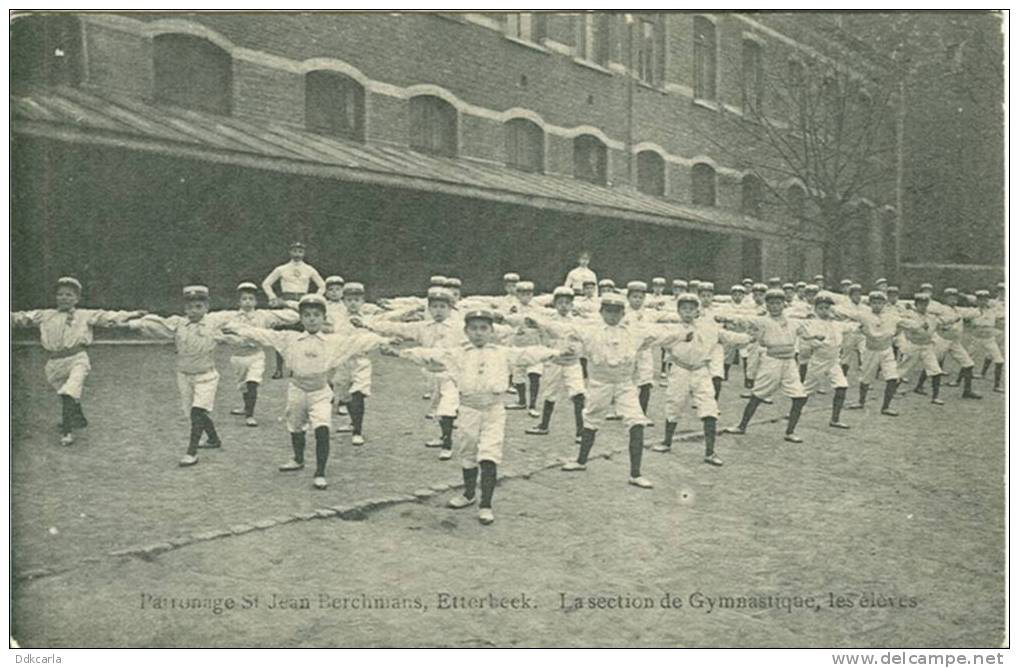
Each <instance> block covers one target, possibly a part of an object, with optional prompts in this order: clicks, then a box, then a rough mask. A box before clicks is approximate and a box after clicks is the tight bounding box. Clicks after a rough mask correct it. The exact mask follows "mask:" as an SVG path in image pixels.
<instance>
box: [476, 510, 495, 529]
mask: <svg viewBox="0 0 1019 668" xmlns="http://www.w3.org/2000/svg"><path fill="white" fill-rule="evenodd" d="M478 521H479V522H481V523H482V524H486V525H487V524H491V523H492V522H494V521H495V513H493V512H492V509H491V508H482V509H481V510H479V511H478Z"/></svg>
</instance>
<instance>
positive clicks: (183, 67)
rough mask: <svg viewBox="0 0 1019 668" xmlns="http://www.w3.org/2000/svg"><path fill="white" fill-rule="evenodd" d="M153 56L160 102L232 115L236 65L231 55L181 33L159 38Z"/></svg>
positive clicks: (156, 93)
mask: <svg viewBox="0 0 1019 668" xmlns="http://www.w3.org/2000/svg"><path fill="white" fill-rule="evenodd" d="M153 53H154V59H155V63H154V64H155V98H156V101H157V102H160V103H163V104H172V105H175V106H178V107H184V108H186V109H194V110H197V111H209V112H212V113H214V114H229V113H230V108H231V102H232V99H231V98H232V97H233V95H232V93H233V62H232V60H231V58H230V54H229V53H227V52H226V51H225V50H223V49H221V48H220V47H218V46H216V45H215V44H213V43H212V42H210V41H209V40H207V39H203V38H201V37H195V36H194V35H184V34H179V33H168V34H164V35H156V37H155V39H154V40H153Z"/></svg>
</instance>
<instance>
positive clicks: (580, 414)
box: [573, 394, 584, 436]
mask: <svg viewBox="0 0 1019 668" xmlns="http://www.w3.org/2000/svg"><path fill="white" fill-rule="evenodd" d="M573 422H574V424H575V425H576V427H577V436H580V435H581V434H582V433H583V431H584V395H583V394H578V395H577V396H575V397H573Z"/></svg>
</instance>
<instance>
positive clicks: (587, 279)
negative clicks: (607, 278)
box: [583, 278, 597, 285]
mask: <svg viewBox="0 0 1019 668" xmlns="http://www.w3.org/2000/svg"><path fill="white" fill-rule="evenodd" d="M583 285H597V283H595V282H594V281H593V280H592V279H590V278H585V279H584V282H583Z"/></svg>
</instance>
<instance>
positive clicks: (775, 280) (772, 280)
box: [768, 276, 782, 284]
mask: <svg viewBox="0 0 1019 668" xmlns="http://www.w3.org/2000/svg"><path fill="white" fill-rule="evenodd" d="M768 283H779V284H781V283H782V279H781V278H779V277H778V276H772V277H771V278H769V279H768Z"/></svg>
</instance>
